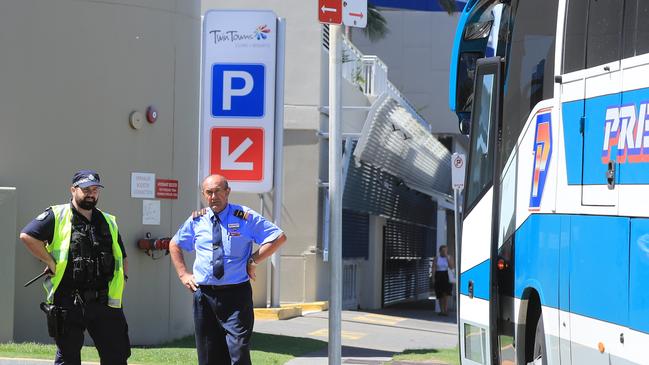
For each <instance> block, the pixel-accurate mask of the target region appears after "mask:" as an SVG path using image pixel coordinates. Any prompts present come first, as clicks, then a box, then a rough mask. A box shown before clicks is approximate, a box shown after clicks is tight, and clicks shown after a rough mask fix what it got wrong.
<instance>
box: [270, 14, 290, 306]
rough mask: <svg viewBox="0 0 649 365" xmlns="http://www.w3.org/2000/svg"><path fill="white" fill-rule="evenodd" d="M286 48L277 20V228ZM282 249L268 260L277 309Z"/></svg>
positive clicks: (282, 28)
mask: <svg viewBox="0 0 649 365" xmlns="http://www.w3.org/2000/svg"><path fill="white" fill-rule="evenodd" d="M285 48H286V20H285V19H284V18H277V63H276V67H277V70H276V71H275V162H274V164H273V166H274V169H275V171H274V172H273V176H274V178H275V183H274V184H273V185H274V189H275V191H274V192H273V219H274V221H275V224H276V225H277V226H278V227H281V222H282V192H283V191H282V189H283V188H284V179H283V177H284V175H283V174H284V58H285V56H284V50H285ZM281 252H282V249H281V248H280V249H279V250H277V251H276V252H275V253H274V254H273V256H271V258H270V263H271V266H272V270H271V276H272V284H271V289H270V290H271V305H272V307H273V308H279V304H280V296H279V283H280V263H281V261H282V253H281Z"/></svg>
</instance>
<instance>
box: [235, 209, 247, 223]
mask: <svg viewBox="0 0 649 365" xmlns="http://www.w3.org/2000/svg"><path fill="white" fill-rule="evenodd" d="M233 214H234V216H235V217H237V218H241V219H243V220H244V221H247V220H248V212H244V211H243V210H241V209H237V210H235V211H234V213H233Z"/></svg>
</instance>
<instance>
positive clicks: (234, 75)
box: [212, 64, 265, 118]
mask: <svg viewBox="0 0 649 365" xmlns="http://www.w3.org/2000/svg"><path fill="white" fill-rule="evenodd" d="M212 90H214V93H213V94H212V116H214V117H235V118H237V117H238V118H240V117H263V116H264V96H265V95H264V65H241V64H215V65H214V66H213V67H212Z"/></svg>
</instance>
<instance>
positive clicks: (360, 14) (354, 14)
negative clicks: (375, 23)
mask: <svg viewBox="0 0 649 365" xmlns="http://www.w3.org/2000/svg"><path fill="white" fill-rule="evenodd" d="M349 15H350V16H355V17H359V18H361V19H363V13H349Z"/></svg>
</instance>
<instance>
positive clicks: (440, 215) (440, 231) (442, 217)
mask: <svg viewBox="0 0 649 365" xmlns="http://www.w3.org/2000/svg"><path fill="white" fill-rule="evenodd" d="M446 227H447V223H446V209H444V208H441V207H438V208H437V239H436V240H435V243H436V246H435V256H437V253H438V252H439V246H443V245H447V246H448V242H447V239H448V235H447V233H446Z"/></svg>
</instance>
